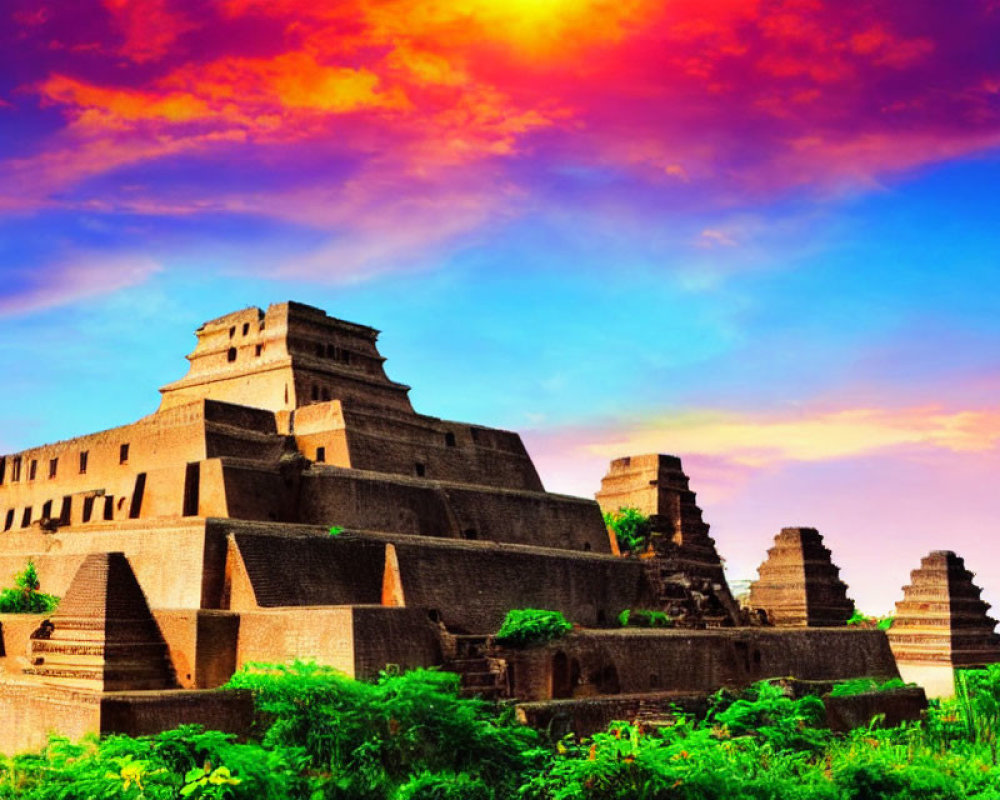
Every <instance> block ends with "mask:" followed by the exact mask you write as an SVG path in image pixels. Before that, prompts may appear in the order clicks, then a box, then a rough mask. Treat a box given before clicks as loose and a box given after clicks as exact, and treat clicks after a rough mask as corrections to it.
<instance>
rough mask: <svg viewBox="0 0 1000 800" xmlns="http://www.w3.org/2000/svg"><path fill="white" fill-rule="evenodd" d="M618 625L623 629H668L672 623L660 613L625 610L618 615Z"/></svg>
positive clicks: (665, 615) (644, 610)
mask: <svg viewBox="0 0 1000 800" xmlns="http://www.w3.org/2000/svg"><path fill="white" fill-rule="evenodd" d="M618 624H619V625H621V626H622V627H623V628H670V627H672V626H673V624H674V621H673V620H672V619H671V618H670V617H669V616H667V614H665V613H664V612H662V611H648V610H646V609H637V610H635V611H633V610H632V609H629V608H626V609H625V610H624V611H622V613H621V614H619V615H618Z"/></svg>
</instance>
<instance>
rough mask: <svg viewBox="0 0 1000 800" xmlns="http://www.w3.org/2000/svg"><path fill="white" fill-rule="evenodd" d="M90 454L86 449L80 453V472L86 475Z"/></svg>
mask: <svg viewBox="0 0 1000 800" xmlns="http://www.w3.org/2000/svg"><path fill="white" fill-rule="evenodd" d="M89 455H90V454H89V453H88V452H87V451H86V450H84V451H83V452H82V453H80V474H81V475H86V474H87V458H88V456H89Z"/></svg>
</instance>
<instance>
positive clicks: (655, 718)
mask: <svg viewBox="0 0 1000 800" xmlns="http://www.w3.org/2000/svg"><path fill="white" fill-rule="evenodd" d="M670 703H671V701H670V700H669V699H668V698H662V697H656V698H643V699H642V700H640V701H639V710H638V711H637V712H636V714H635V720H634V722H635V726H636V727H637V728H639V729H640V730H642V731H645V732H649V731H655V730H658V729H659V728H668V727H670V726H671V725H673V724H674V722H675V721H676V717H675V715H674V711H673V709H672V708H671V705H670Z"/></svg>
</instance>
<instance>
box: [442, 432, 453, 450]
mask: <svg viewBox="0 0 1000 800" xmlns="http://www.w3.org/2000/svg"><path fill="white" fill-rule="evenodd" d="M444 446H445V447H454V446H455V434H454V433H452V432H451V431H448V432H447V433H446V434H445V435H444Z"/></svg>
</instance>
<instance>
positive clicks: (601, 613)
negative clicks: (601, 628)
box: [597, 608, 608, 625]
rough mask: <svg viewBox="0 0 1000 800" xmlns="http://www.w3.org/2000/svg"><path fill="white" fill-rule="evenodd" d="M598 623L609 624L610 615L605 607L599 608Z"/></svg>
mask: <svg viewBox="0 0 1000 800" xmlns="http://www.w3.org/2000/svg"><path fill="white" fill-rule="evenodd" d="M597 624H598V625H607V624H608V615H607V613H606V612H605V611H604V609H603V608H599V609H597Z"/></svg>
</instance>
